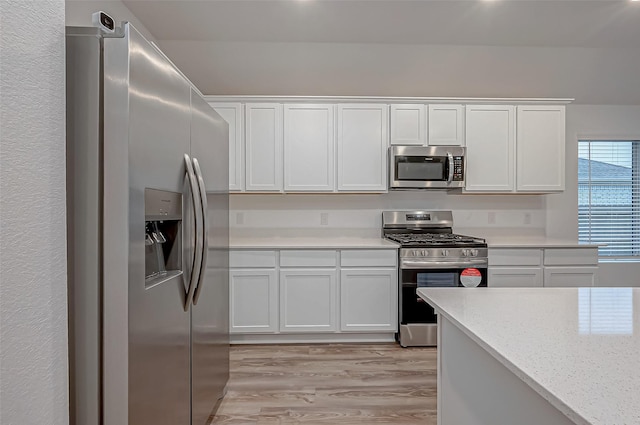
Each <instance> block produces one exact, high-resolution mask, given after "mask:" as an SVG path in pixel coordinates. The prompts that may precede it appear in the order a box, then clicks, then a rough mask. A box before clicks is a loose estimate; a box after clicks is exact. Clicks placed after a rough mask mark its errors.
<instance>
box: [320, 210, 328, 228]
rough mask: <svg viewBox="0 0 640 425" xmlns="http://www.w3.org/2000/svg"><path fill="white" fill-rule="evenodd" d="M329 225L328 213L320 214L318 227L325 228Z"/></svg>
mask: <svg viewBox="0 0 640 425" xmlns="http://www.w3.org/2000/svg"><path fill="white" fill-rule="evenodd" d="M328 224H329V213H326V212H324V213H320V225H321V226H327V225H328Z"/></svg>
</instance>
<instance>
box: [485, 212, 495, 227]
mask: <svg viewBox="0 0 640 425" xmlns="http://www.w3.org/2000/svg"><path fill="white" fill-rule="evenodd" d="M487 223H489V224H496V213H495V212H493V211H491V212H490V213H489V214H487Z"/></svg>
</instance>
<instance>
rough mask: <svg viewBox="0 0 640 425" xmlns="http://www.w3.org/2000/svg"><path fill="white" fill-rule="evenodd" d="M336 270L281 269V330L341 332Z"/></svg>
mask: <svg viewBox="0 0 640 425" xmlns="http://www.w3.org/2000/svg"><path fill="white" fill-rule="evenodd" d="M336 304H337V279H336V269H280V330H281V331H282V332H333V331H336V330H337V318H336V317H337V311H336Z"/></svg>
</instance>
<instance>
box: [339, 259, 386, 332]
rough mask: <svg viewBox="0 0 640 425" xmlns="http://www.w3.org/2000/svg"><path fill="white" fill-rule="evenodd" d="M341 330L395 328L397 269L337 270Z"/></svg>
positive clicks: (384, 329) (382, 329) (383, 329)
mask: <svg viewBox="0 0 640 425" xmlns="http://www.w3.org/2000/svg"><path fill="white" fill-rule="evenodd" d="M340 330H342V331H394V332H395V331H397V330H398V272H397V269H395V268H388V269H342V270H341V271H340Z"/></svg>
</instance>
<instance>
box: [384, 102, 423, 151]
mask: <svg viewBox="0 0 640 425" xmlns="http://www.w3.org/2000/svg"><path fill="white" fill-rule="evenodd" d="M390 112H391V117H390V121H391V144H392V145H418V146H422V145H425V144H426V141H427V138H426V134H425V131H426V128H427V125H426V121H427V116H426V114H425V112H424V105H391V107H390Z"/></svg>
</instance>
